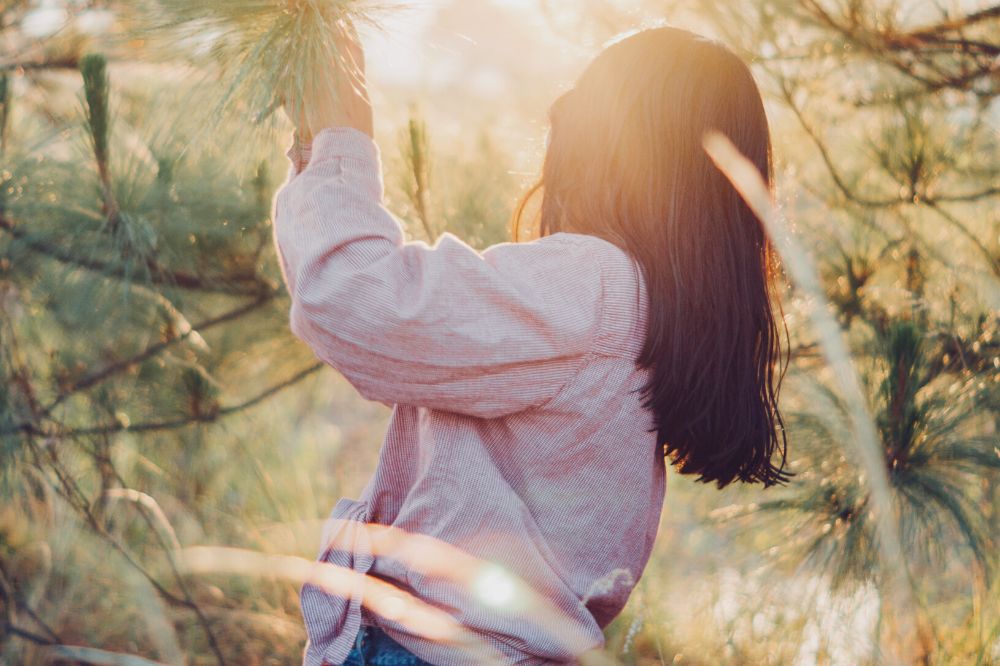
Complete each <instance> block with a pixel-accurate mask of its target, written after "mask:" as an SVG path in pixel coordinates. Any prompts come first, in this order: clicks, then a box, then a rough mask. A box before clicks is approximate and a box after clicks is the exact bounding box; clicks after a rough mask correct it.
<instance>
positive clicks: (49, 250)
mask: <svg viewBox="0 0 1000 666" xmlns="http://www.w3.org/2000/svg"><path fill="white" fill-rule="evenodd" d="M0 229H3V230H4V231H6V232H7V233H8V234H10V235H11V236H13V237H14V238H16V239H17V240H18V241H20V242H22V243H24V245H26V246H27V247H28V248H29V249H31V250H33V251H34V252H37V253H38V254H43V255H46V256H48V257H49V258H51V259H55V260H56V261H58V262H59V263H62V264H66V265H68V266H76V267H79V268H84V269H86V270H89V271H93V272H95V273H99V274H101V275H104V276H105V277H111V278H116V279H118V280H123V281H126V282H130V281H131V279H132V277H133V275H132V271H131V270H129V269H128V268H127V267H125V266H123V265H121V264H116V263H112V262H108V261H103V260H100V259H91V258H87V257H83V256H80V255H79V254H77V253H75V252H72V251H70V250H67V249H65V248H62V247H59V246H57V245H52V244H50V243H48V242H46V241H44V240H41V239H39V238H35V237H32V236H31V235H30V234H28V233H27V232H25V231H23V230H22V229H20V225H17V224H15V223H14V221H13V220H11V219H10V218H9V217H6V216H4V215H2V214H0ZM144 266H145V268H146V270H147V271H148V276H147V277H148V281H149V283H151V284H155V285H160V286H164V287H176V288H179V289H186V290H189V291H202V292H210V293H217V294H228V295H232V296H262V295H266V294H269V293H273V292H274V291H276V290H277V287H276V286H275V285H273V284H271V283H270V282H268V281H266V280H264V279H262V278H260V277H259V276H257V275H237V276H224V277H223V276H205V277H203V276H200V275H195V274H192V273H185V272H183V271H175V270H171V269H169V268H166V267H163V266H161V265H160V264H159V263H157V262H156V260H155V259H153V258H149V259H147V260H146V262H145V264H144Z"/></svg>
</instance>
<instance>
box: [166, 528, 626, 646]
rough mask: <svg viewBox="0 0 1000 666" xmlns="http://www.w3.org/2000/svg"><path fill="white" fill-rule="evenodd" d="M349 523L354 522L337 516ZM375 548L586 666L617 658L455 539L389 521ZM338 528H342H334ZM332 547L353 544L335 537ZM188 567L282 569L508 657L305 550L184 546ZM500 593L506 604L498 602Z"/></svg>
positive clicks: (425, 630) (377, 531) (436, 633)
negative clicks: (525, 625) (523, 625)
mask: <svg viewBox="0 0 1000 666" xmlns="http://www.w3.org/2000/svg"><path fill="white" fill-rule="evenodd" d="M332 522H333V523H334V524H338V523H339V524H342V525H345V526H346V524H347V522H348V521H344V520H339V521H332ZM366 529H367V530H368V533H369V536H370V540H371V541H370V543H371V550H372V554H374V555H381V556H385V557H390V558H392V559H397V560H399V561H401V562H403V563H405V564H406V566H407V568H409V569H412V570H415V571H419V572H421V573H422V574H425V575H428V576H433V577H439V578H444V579H447V580H450V581H452V582H455V583H458V584H459V585H462V586H463V587H464V588H465V589H467V590H469V593H470V595H472V596H474V597H476V598H477V600H478V601H480V602H481V603H483V605H484V606H486V607H489V608H490V609H491V610H493V611H495V612H499V613H507V614H511V615H516V616H518V617H521V618H525V619H528V620H529V621H531V622H533V623H534V624H536V625H537V626H539V627H541V628H543V629H545V630H546V632H547V633H548V634H549V636H550V637H551V638H552V639H553V640H556V641H559V642H560V643H562V644H563V645H564V646H565V647H566V648H567V650H569V651H571V652H573V653H574V654H577V655H578V659H579V663H581V664H584V665H585V666H610V665H611V664H614V663H616V662H615V661H614V660H612V659H611V658H610V657H609V656H608V655H606V654H605V653H604V652H603V651H601V650H598V649H588V647H589V646H588V641H589V639H588V637H587V636H586V634H584V633H583V632H582V631H581V630H580V628H578V627H576V626H574V624H573V622H572V621H571V620H570V619H569V618H567V617H565V615H564V614H562V613H561V612H560V611H559V609H558V608H556V607H555V606H554V605H553V604H552V603H551V602H548V601H547V600H546V599H544V598H543V597H542V596H541V595H539V594H538V593H536V592H535V591H534V590H532V589H531V587H530V586H529V585H527V583H525V582H524V581H522V580H520V579H519V578H518V577H517V576H514V575H513V574H510V573H509V572H507V571H505V570H504V569H502V568H501V567H499V566H497V565H495V564H493V563H490V562H483V561H481V560H479V559H477V558H475V557H473V556H471V555H469V554H468V553H465V552H463V551H461V550H458V549H457V548H455V547H454V546H451V545H450V544H447V543H445V542H442V541H440V540H437V539H434V538H432V537H429V536H426V535H420V534H409V533H407V532H404V531H402V530H399V529H397V528H393V527H390V526H385V525H374V524H369V525H366ZM334 532H338V530H334ZM327 546H332V547H334V548H338V549H339V548H349V547H350V546H349V544H346V543H337V542H331V543H329V544H327ZM180 562H181V567H182V568H183V569H185V570H186V571H189V572H191V573H234V574H241V575H267V576H277V577H279V578H283V579H285V580H290V581H294V582H296V583H297V584H299V585H302V584H304V583H306V582H308V583H310V584H312V585H315V586H317V587H320V588H321V589H323V590H324V591H326V592H327V593H328V594H333V595H337V596H345V597H347V596H354V595H358V596H360V598H361V600H362V603H363V604H364V605H365V606H366V607H368V608H369V609H370V610H372V611H373V612H375V613H377V614H379V615H381V616H383V617H386V618H389V619H392V620H394V621H396V622H399V623H400V624H403V625H404V626H405V627H407V629H408V630H410V631H412V632H413V633H416V634H418V635H421V636H424V637H426V638H428V639H430V640H434V641H438V642H442V643H450V644H454V645H459V646H461V647H463V648H464V649H467V650H469V654H470V659H472V658H475V657H478V658H479V660H478V661H476V662H475V663H484V664H498V663H503V659H502V655H500V654H498V653H496V651H495V650H493V649H492V648H490V647H489V646H487V645H486V644H485V643H484V642H483V641H481V640H480V639H479V638H478V637H477V636H475V635H474V634H472V633H471V632H470V631H468V630H466V629H465V628H464V627H462V625H460V624H459V623H457V622H456V621H455V620H454V619H453V618H452V617H451V616H450V615H448V614H447V613H443V612H442V611H440V610H438V609H437V608H435V607H433V606H430V605H428V604H426V603H425V602H423V601H421V600H420V599H418V598H416V597H414V596H412V595H410V594H408V593H406V592H404V591H402V590H400V589H399V588H396V587H394V586H393V585H390V584H389V583H386V582H385V581H382V580H380V579H378V578H374V577H371V576H365V575H363V574H360V573H357V572H355V571H353V570H350V569H346V568H343V567H338V566H335V565H332V564H328V563H323V562H311V561H308V560H305V559H302V558H298V557H290V556H280V555H265V554H261V553H255V552H252V551H245V550H238V549H231V548H189V549H185V550H183V551H181V556H180ZM498 597H499V598H500V599H501V600H502V603H498V602H497V599H498ZM470 663H471V662H470Z"/></svg>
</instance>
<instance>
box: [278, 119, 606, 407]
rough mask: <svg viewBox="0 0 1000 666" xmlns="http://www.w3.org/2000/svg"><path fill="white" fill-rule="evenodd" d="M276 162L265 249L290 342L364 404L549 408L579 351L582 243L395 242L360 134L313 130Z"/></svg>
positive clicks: (586, 259) (595, 300)
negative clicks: (278, 274) (279, 277)
mask: <svg viewBox="0 0 1000 666" xmlns="http://www.w3.org/2000/svg"><path fill="white" fill-rule="evenodd" d="M301 148H308V150H302V149H301ZM289 157H290V158H291V160H292V168H291V172H290V174H289V180H288V182H287V183H286V184H285V185H284V186H283V187H282V188H281V190H280V191H279V192H278V194H277V198H276V209H275V237H276V241H277V246H278V252H279V257H280V259H281V265H282V270H283V273H284V276H285V280H286V283H287V285H288V291H289V293H290V295H291V299H292V306H291V327H292V331H293V332H294V333H295V334H296V336H298V337H299V338H301V339H302V340H304V341H305V342H306V343H308V344H309V345H310V346H311V347H312V349H313V350H314V351H315V352H316V354H317V355H318V356H319V357H320V358H321V359H322V360H323V361H325V362H326V363H328V364H330V365H332V366H333V367H335V368H337V369H338V370H339V371H340V372H341V373H343V374H344V376H345V377H347V379H348V380H349V381H350V382H351V383H352V384H353V385H354V386H355V387H356V388H357V389H358V391H359V392H360V393H361V394H362V395H363V396H364V397H366V398H368V399H370V400H377V401H380V402H384V403H387V404H392V403H401V404H411V405H421V406H427V407H432V408H436V409H443V410H447V411H453V412H458V413H464V414H470V415H475V416H479V417H484V418H489V417H496V416H501V415H504V414H509V413H513V412H518V411H522V410H525V409H529V408H531V407H536V406H540V405H542V404H544V403H545V402H547V401H548V400H550V399H552V398H553V397H554V396H555V395H556V394H557V393H558V392H559V390H560V389H561V388H562V387H563V386H564V385H565V384H566V383H567V382H568V381H569V380H570V379H571V378H572V377H573V375H574V374H575V372H576V371H577V369H578V368H579V367H580V366H581V364H582V363H583V361H584V359H585V357H586V356H587V354H588V353H590V352H591V351H592V350H593V343H594V341H595V338H596V336H597V335H598V333H599V330H600V327H601V323H602V322H601V320H602V314H603V287H602V281H601V266H600V261H599V258H598V257H597V256H596V255H595V254H594V252H593V248H594V246H593V245H592V244H588V243H587V242H585V239H583V238H582V237H580V236H575V235H573V234H565V233H561V234H555V235H553V236H550V237H547V238H543V239H540V240H536V241H533V242H530V243H501V244H499V245H494V246H493V247H490V248H489V249H487V250H486V251H484V252H477V251H476V250H475V249H473V248H471V247H470V246H468V245H467V244H465V243H464V242H462V241H461V240H460V239H459V238H457V237H456V236H454V235H452V234H450V233H446V234H444V235H443V236H442V237H441V239H440V240H439V241H438V242H437V244H436V245H434V246H433V247H431V246H428V245H427V244H426V243H424V242H422V241H409V242H408V241H406V240H405V238H404V233H403V229H402V227H401V225H400V224H399V222H398V221H397V220H396V218H394V217H393V216H392V215H391V214H390V213H389V212H388V211H387V210H386V209H385V208H384V207H383V205H382V196H383V185H382V175H381V164H380V159H379V151H378V147H377V146H376V144H375V142H374V141H373V140H372V139H371V138H370V137H369V136H368V135H367V134H365V133H364V132H361V131H358V130H356V129H351V128H328V129H324V130H322V131H321V132H320V133H319V134H318V135H317V136H316V137H315V138H314V139H313V142H312V144H311V146H309V147H300V146H293V149H292V150H291V151H289Z"/></svg>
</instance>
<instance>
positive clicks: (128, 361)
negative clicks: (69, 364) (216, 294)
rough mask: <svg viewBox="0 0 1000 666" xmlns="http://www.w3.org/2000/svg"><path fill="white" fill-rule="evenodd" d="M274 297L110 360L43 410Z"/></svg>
mask: <svg viewBox="0 0 1000 666" xmlns="http://www.w3.org/2000/svg"><path fill="white" fill-rule="evenodd" d="M274 298H275V295H274V294H265V295H263V296H261V297H260V298H258V299H257V300H255V301H252V302H251V303H248V304H246V305H243V306H241V307H238V308H236V309H235V310H230V311H229V312H226V313H224V314H221V315H219V316H217V317H212V318H210V319H206V320H205V321H202V322H199V323H198V324H195V325H193V326H191V327H190V328H189V329H188V330H186V331H184V332H182V333H179V334H176V335H173V336H171V337H170V338H168V339H166V340H161V341H160V342H157V343H155V344H152V345H150V346H148V347H146V348H145V349H143V350H142V351H141V352H139V353H137V354H134V355H132V356H129V357H127V358H122V359H118V360H117V361H112V362H111V363H109V364H108V365H106V366H104V367H103V368H101V369H100V370H96V371H94V372H91V373H88V374H87V375H84V376H83V377H81V378H80V379H78V380H77V381H75V382H73V383H72V384H70V385H69V386H68V387H66V388H65V389H63V390H62V391H60V393H59V395H58V396H57V397H56V399H55V400H54V401H53V402H52V403H51V404H49V405H47V406H46V407H45V409H44V411H45V413H46V414H50V413H51V412H52V410H53V409H55V407H57V406H58V405H59V404H61V403H62V402H63V401H64V400H66V399H67V398H69V397H70V396H72V395H73V394H75V393H78V392H80V391H84V390H86V389H89V388H91V387H92V386H95V385H97V384H100V383H101V382H104V381H105V380H107V379H110V378H111V377H113V376H114V375H117V374H119V373H121V372H124V371H126V370H128V369H129V368H133V367H135V366H136V365H139V364H140V363H142V362H144V361H147V360H149V359H150V358H153V357H154V356H156V355H158V354H160V353H161V352H163V351H165V350H167V349H169V348H170V347H172V346H174V345H176V344H179V343H181V342H184V341H185V340H187V339H188V338H190V337H191V336H192V335H194V334H196V333H199V332H200V331H204V330H207V329H210V328H214V327H215V326H218V325H220V324H225V323H229V322H231V321H234V320H236V319H239V318H241V317H244V316H246V315H248V314H250V313H251V312H254V311H256V310H259V309H260V308H262V307H263V306H265V305H267V304H268V303H270V302H271V301H273V300H274Z"/></svg>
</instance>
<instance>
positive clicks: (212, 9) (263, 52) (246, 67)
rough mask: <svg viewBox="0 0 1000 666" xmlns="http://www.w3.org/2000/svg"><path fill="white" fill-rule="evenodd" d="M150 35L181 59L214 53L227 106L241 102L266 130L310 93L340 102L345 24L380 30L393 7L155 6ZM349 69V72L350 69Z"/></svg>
mask: <svg viewBox="0 0 1000 666" xmlns="http://www.w3.org/2000/svg"><path fill="white" fill-rule="evenodd" d="M150 8H151V11H152V15H151V22H150V24H149V26H150V27H149V29H148V31H149V34H150V36H151V37H152V38H153V41H154V42H156V41H161V40H162V39H163V38H165V40H166V43H165V46H166V47H167V48H169V49H171V50H172V51H173V53H175V54H176V53H177V52H178V51H181V52H183V51H190V50H192V49H194V50H199V49H201V50H206V49H207V50H206V55H208V57H209V58H210V59H211V60H212V61H214V62H215V63H216V64H217V65H218V66H220V67H221V68H222V70H223V72H224V74H225V76H226V79H227V86H226V89H225V91H224V94H223V96H222V100H221V101H220V105H221V106H228V105H229V104H231V103H232V102H234V101H240V102H242V103H243V104H245V105H247V106H249V108H250V111H251V112H252V113H253V118H254V120H255V121H256V122H258V123H259V122H262V121H264V120H265V119H267V118H268V117H270V116H271V114H272V113H273V112H274V111H275V110H276V109H277V108H278V107H280V106H281V105H283V104H285V103H286V100H285V99H284V97H285V91H292V92H290V93H289V95H296V96H297V97H298V99H289V100H287V102H289V103H290V104H292V105H297V104H298V103H299V101H300V100H301V99H302V97H303V94H304V91H306V90H310V91H314V94H315V93H319V94H328V95H331V96H332V95H334V94H335V90H336V87H335V82H336V78H335V77H336V76H338V73H339V72H340V71H341V68H338V67H335V66H334V65H335V64H337V63H341V64H345V65H346V64H347V63H348V61H346V60H345V58H344V53H343V52H342V50H341V48H340V46H339V44H338V36H339V35H340V34H342V31H343V26H344V25H345V24H360V23H365V24H368V25H373V26H378V25H379V23H378V20H377V18H376V17H377V15H378V14H380V13H381V12H383V11H385V9H386V5H385V4H382V3H377V2H374V1H372V0H215V1H214V2H204V0H151V3H150ZM347 69H349V67H348V68H347Z"/></svg>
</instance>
